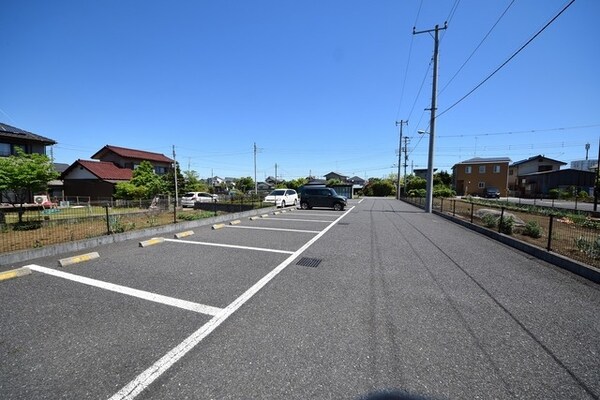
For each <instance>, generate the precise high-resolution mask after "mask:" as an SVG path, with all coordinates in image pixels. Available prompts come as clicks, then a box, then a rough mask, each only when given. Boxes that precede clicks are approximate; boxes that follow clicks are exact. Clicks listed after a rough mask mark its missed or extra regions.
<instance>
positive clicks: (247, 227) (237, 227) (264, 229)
mask: <svg viewBox="0 0 600 400" xmlns="http://www.w3.org/2000/svg"><path fill="white" fill-rule="evenodd" d="M227 228H234V229H257V230H262V231H283V232H300V233H319V232H321V231H307V230H305V229H284V228H265V227H260V226H240V225H237V226H227Z"/></svg>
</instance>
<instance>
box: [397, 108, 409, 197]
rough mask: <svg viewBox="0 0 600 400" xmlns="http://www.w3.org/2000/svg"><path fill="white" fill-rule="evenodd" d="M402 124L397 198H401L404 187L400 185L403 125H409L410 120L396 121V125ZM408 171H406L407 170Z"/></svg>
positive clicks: (399, 141)
mask: <svg viewBox="0 0 600 400" xmlns="http://www.w3.org/2000/svg"><path fill="white" fill-rule="evenodd" d="M398 125H400V139H399V140H398V177H397V178H398V179H397V182H398V185H397V188H398V189H397V190H396V198H397V199H398V200H400V197H402V196H401V195H402V188H401V186H400V166H401V165H402V162H401V161H400V160H401V159H402V125H407V126H408V121H404V120H400V121H396V126H398ZM405 173H406V171H405Z"/></svg>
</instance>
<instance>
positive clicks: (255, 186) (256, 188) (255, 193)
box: [254, 142, 258, 196]
mask: <svg viewBox="0 0 600 400" xmlns="http://www.w3.org/2000/svg"><path fill="white" fill-rule="evenodd" d="M257 194H258V182H257V181H256V142H254V195H255V196H256V195H257Z"/></svg>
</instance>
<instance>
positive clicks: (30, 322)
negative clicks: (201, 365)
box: [0, 210, 350, 399]
mask: <svg viewBox="0 0 600 400" xmlns="http://www.w3.org/2000/svg"><path fill="white" fill-rule="evenodd" d="M286 211H287V210H286ZM349 211H350V210H347V211H346V212H337V213H336V212H332V211H330V210H318V211H317V210H295V211H293V212H290V211H287V212H284V213H281V212H278V213H277V214H273V213H271V214H268V216H266V217H264V218H259V219H255V220H240V221H239V223H238V224H236V225H229V224H225V225H224V226H223V227H222V228H221V229H211V228H210V226H205V227H200V228H198V229H196V230H195V231H194V234H193V235H190V236H188V237H185V238H182V239H175V238H173V236H170V237H167V236H164V241H163V242H161V243H159V244H156V245H153V246H148V247H143V248H142V247H139V246H138V241H135V242H134V241H128V242H123V243H118V244H112V245H108V246H101V247H98V248H95V249H94V251H95V252H97V253H98V254H99V257H97V258H92V259H89V260H86V261H85V262H82V263H76V264H74V265H70V266H68V267H65V268H61V267H59V266H58V260H57V258H56V257H46V258H43V259H38V260H34V261H32V262H27V263H22V265H28V266H29V268H30V269H31V270H32V274H31V275H29V276H26V277H23V278H19V279H11V280H9V281H6V282H0V285H1V286H0V302H1V303H2V304H3V306H2V311H1V316H2V320H1V322H2V323H1V326H0V337H1V338H2V340H1V341H0V358H2V359H3V360H6V362H5V361H3V363H2V366H0V377H1V378H2V379H0V392H1V393H3V398H56V397H62V396H63V395H64V394H65V393H68V397H69V398H78V399H83V398H107V397H110V395H113V394H114V397H113V398H114V399H121V398H126V396H127V395H129V394H131V393H134V394H135V393H138V392H140V391H142V390H143V389H144V388H145V387H146V386H147V385H149V384H150V383H151V382H152V381H153V380H154V379H156V378H157V377H159V376H160V373H158V372H157V371H160V370H163V369H164V370H166V369H168V368H169V367H170V365H172V364H173V363H175V362H176V361H177V359H178V358H179V357H181V356H182V355H184V354H185V353H186V352H187V351H189V350H190V349H191V348H193V347H194V346H195V344H197V343H198V342H199V341H201V340H202V339H203V338H204V337H206V336H207V335H208V334H210V333H211V332H212V331H213V330H214V329H215V328H216V327H217V326H219V324H220V323H222V322H223V321H225V320H226V319H227V317H228V316H229V315H231V314H232V313H233V312H235V310H237V309H238V308H239V307H240V306H241V305H243V304H244V303H245V302H246V301H247V300H248V299H250V298H251V297H252V296H253V295H254V294H255V293H257V292H258V291H259V290H260V289H261V288H262V287H263V286H264V285H266V284H267V283H268V282H269V281H270V280H271V279H273V278H274V277H275V276H276V275H277V274H278V273H279V272H281V271H282V270H283V269H284V268H286V267H287V266H288V265H289V264H290V263H291V262H293V261H294V260H295V259H296V258H297V257H298V256H299V255H300V254H302V252H304V250H305V249H306V248H308V246H310V245H311V244H312V243H313V242H314V241H316V240H318V238H319V237H320V236H321V235H323V234H324V233H325V232H326V231H327V230H328V229H330V228H331V227H333V226H334V224H335V223H336V222H338V221H339V220H340V219H341V218H343V217H344V216H345V215H346V213H347V212H349ZM79 253H81V252H79ZM76 254H77V253H73V254H72V255H76ZM149 371H150V372H151V373H150V372H149ZM149 373H150V375H148V374H149ZM119 389H122V390H121V391H119ZM115 393H116V394H115ZM5 395H6V396H5Z"/></svg>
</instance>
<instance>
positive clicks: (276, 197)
mask: <svg viewBox="0 0 600 400" xmlns="http://www.w3.org/2000/svg"><path fill="white" fill-rule="evenodd" d="M264 202H265V203H273V204H275V206H276V207H286V206H291V205H293V206H297V205H298V193H296V191H295V190H294V189H275V190H273V191H272V192H271V193H269V194H268V195H267V197H265V200H264Z"/></svg>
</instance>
